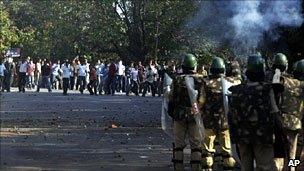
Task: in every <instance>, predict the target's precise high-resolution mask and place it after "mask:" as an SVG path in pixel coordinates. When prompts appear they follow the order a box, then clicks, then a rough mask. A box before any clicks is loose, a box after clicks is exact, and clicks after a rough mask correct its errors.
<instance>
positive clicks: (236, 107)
mask: <svg viewBox="0 0 304 171" xmlns="http://www.w3.org/2000/svg"><path fill="white" fill-rule="evenodd" d="M229 90H230V91H231V92H232V94H231V96H230V99H229V105H230V108H229V112H230V118H229V119H230V127H231V137H232V141H233V142H235V143H237V144H238V147H239V151H240V158H241V170H242V171H253V170H254V160H255V161H256V170H257V171H272V170H274V171H275V170H276V168H275V163H274V150H273V142H274V124H273V122H274V117H275V115H276V114H277V113H278V112H279V110H278V108H277V106H276V103H275V98H274V93H273V88H272V85H271V84H266V83H258V82H249V83H247V84H240V85H237V86H233V87H231V88H229Z"/></svg>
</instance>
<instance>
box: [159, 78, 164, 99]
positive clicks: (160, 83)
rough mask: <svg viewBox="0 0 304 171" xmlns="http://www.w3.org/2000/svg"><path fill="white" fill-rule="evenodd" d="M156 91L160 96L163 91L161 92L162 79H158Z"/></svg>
mask: <svg viewBox="0 0 304 171" xmlns="http://www.w3.org/2000/svg"><path fill="white" fill-rule="evenodd" d="M157 93H158V96H161V95H162V94H163V93H164V92H163V81H161V80H159V81H158V82H157Z"/></svg>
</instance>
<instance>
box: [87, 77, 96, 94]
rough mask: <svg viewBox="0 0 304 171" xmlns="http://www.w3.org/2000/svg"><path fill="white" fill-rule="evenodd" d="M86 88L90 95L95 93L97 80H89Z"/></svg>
mask: <svg viewBox="0 0 304 171" xmlns="http://www.w3.org/2000/svg"><path fill="white" fill-rule="evenodd" d="M92 88H93V89H94V92H93V89H92ZM88 90H89V92H90V94H91V95H93V94H97V80H90V82H89V84H88Z"/></svg>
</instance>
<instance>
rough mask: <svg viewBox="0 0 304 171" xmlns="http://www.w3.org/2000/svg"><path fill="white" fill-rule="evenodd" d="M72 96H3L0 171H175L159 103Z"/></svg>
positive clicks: (126, 97) (133, 98)
mask: <svg viewBox="0 0 304 171" xmlns="http://www.w3.org/2000/svg"><path fill="white" fill-rule="evenodd" d="M73 93H74V94H70V95H69V96H62V94H61V92H54V93H51V94H49V93H46V92H41V93H35V92H26V93H17V92H13V93H10V94H8V93H3V94H2V95H1V113H0V114H1V136H0V137H1V167H2V169H1V170H107V171H108V170H118V171H119V170H157V171H161V170H164V171H165V170H166V171H167V170H173V169H172V166H171V163H170V160H171V153H172V151H170V148H171V142H172V140H171V139H170V137H168V136H167V135H166V134H164V132H163V131H162V130H161V129H160V112H161V98H158V97H154V98H153V97H145V98H142V97H135V96H129V97H128V96H124V95H116V96H90V95H87V94H83V95H81V94H79V93H78V92H73ZM116 126H117V128H116Z"/></svg>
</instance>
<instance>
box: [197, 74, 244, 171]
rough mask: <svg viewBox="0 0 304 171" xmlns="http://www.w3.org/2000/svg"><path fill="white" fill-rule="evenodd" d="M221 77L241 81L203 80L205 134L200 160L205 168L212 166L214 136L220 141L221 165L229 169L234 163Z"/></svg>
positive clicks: (232, 82)
mask: <svg viewBox="0 0 304 171" xmlns="http://www.w3.org/2000/svg"><path fill="white" fill-rule="evenodd" d="M223 79H224V80H226V81H227V82H230V83H231V84H233V85H236V84H240V83H241V82H240V80H239V79H237V78H232V77H229V78H212V79H206V80H205V83H206V85H205V92H206V102H205V105H204V106H203V110H204V111H203V114H204V115H203V121H204V125H205V127H206V131H205V133H206V136H205V139H204V142H203V144H204V145H203V158H202V160H203V167H204V168H207V169H208V168H212V166H213V153H214V152H215V148H214V146H215V145H214V143H215V139H216V138H218V139H219V143H220V148H221V155H222V158H223V162H222V165H223V167H224V168H226V169H231V168H233V167H234V165H235V160H234V159H233V157H232V151H231V144H230V134H229V127H228V121H227V116H226V114H225V110H224V103H223V102H224V99H223V85H222V81H223Z"/></svg>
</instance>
